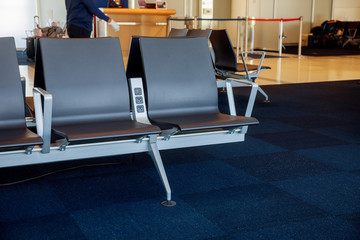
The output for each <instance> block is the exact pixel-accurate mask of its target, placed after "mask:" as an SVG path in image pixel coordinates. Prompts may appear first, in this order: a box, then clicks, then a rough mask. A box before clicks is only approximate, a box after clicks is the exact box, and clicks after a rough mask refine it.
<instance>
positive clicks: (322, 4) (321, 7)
mask: <svg viewBox="0 0 360 240" xmlns="http://www.w3.org/2000/svg"><path fill="white" fill-rule="evenodd" d="M343 1H344V0H343ZM314 5H315V6H314V8H315V9H314V22H313V24H312V27H316V26H320V25H321V23H323V22H324V21H325V20H331V11H332V1H331V0H315V4H314Z"/></svg>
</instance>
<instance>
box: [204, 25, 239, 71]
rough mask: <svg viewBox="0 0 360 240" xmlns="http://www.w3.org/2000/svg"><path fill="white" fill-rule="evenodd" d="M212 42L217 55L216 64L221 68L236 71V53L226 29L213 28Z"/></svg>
mask: <svg viewBox="0 0 360 240" xmlns="http://www.w3.org/2000/svg"><path fill="white" fill-rule="evenodd" d="M210 42H211V45H212V48H213V51H214V55H215V66H216V67H217V68H219V69H224V70H230V71H236V64H237V61H236V54H235V51H234V47H233V45H232V44H231V41H230V38H229V35H228V33H227V31H226V29H223V30H212V32H211V35H210Z"/></svg>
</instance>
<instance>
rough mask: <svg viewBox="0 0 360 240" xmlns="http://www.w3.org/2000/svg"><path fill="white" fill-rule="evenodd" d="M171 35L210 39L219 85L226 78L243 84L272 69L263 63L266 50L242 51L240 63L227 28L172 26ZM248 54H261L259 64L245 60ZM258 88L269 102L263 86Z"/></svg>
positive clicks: (220, 85)
mask: <svg viewBox="0 0 360 240" xmlns="http://www.w3.org/2000/svg"><path fill="white" fill-rule="evenodd" d="M169 37H171V38H174V37H206V38H208V39H209V41H210V52H211V55H212V59H213V65H214V70H215V75H216V78H217V79H218V87H224V85H225V82H224V81H222V80H226V79H236V80H238V81H233V83H232V84H233V86H243V85H244V82H243V80H247V81H250V82H255V80H256V79H257V78H258V76H259V74H260V73H261V72H262V71H264V70H267V69H270V67H268V66H263V65H262V64H263V62H264V58H265V52H264V51H248V52H241V53H240V56H241V60H242V61H241V62H240V63H238V61H237V59H238V58H237V56H236V53H235V51H234V47H233V45H232V43H231V40H230V37H229V35H228V33H227V31H226V29H220V30H215V29H213V30H211V29H177V28H172V29H171V30H170V32H169ZM247 54H258V55H261V58H260V62H259V64H258V65H253V64H247V63H246V62H245V56H246V55H247ZM258 90H259V92H260V93H261V94H262V95H263V96H264V97H265V102H269V97H268V95H267V94H266V93H265V92H264V91H263V90H262V88H261V87H259V89H258Z"/></svg>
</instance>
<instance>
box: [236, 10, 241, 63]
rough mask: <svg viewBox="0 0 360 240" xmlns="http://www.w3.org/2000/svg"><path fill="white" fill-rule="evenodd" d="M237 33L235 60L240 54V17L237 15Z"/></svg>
mask: <svg viewBox="0 0 360 240" xmlns="http://www.w3.org/2000/svg"><path fill="white" fill-rule="evenodd" d="M237 18H238V20H237V21H236V23H237V35H236V61H237V60H239V55H240V30H241V29H240V17H237Z"/></svg>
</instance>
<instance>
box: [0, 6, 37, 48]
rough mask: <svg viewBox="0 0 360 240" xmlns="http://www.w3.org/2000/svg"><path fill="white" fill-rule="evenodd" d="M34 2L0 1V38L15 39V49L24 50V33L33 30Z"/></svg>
mask: <svg viewBox="0 0 360 240" xmlns="http://www.w3.org/2000/svg"><path fill="white" fill-rule="evenodd" d="M35 15H36V0H16V1H13V0H0V37H10V36H12V37H15V42H16V47H17V48H26V41H25V38H26V32H25V31H27V30H33V29H34V16H35Z"/></svg>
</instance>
